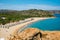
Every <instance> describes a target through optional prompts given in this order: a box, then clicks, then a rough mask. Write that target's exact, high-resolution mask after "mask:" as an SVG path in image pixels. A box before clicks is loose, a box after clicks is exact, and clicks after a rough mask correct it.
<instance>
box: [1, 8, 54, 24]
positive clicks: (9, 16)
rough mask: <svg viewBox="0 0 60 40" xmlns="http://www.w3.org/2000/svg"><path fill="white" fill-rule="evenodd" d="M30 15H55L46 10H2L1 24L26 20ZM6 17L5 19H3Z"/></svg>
mask: <svg viewBox="0 0 60 40" xmlns="http://www.w3.org/2000/svg"><path fill="white" fill-rule="evenodd" d="M30 17H53V13H52V12H49V11H45V10H37V9H30V10H22V11H16V10H0V24H6V23H9V22H14V21H19V20H24V19H26V18H30ZM3 18H5V19H3Z"/></svg>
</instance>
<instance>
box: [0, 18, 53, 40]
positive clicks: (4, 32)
mask: <svg viewBox="0 0 60 40" xmlns="http://www.w3.org/2000/svg"><path fill="white" fill-rule="evenodd" d="M48 18H49V17H48ZM48 18H45V17H44V18H38V17H37V18H33V19H34V20H32V21H28V22H25V23H22V24H18V25H15V26H12V27H10V28H9V29H6V28H0V37H2V38H3V37H4V38H9V37H10V36H12V35H15V34H16V33H17V32H18V30H19V29H21V28H23V27H24V26H25V25H27V24H30V23H32V22H35V21H38V20H44V19H48ZM51 18H53V17H51ZM6 40H8V39H6Z"/></svg>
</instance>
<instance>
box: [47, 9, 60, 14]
mask: <svg viewBox="0 0 60 40" xmlns="http://www.w3.org/2000/svg"><path fill="white" fill-rule="evenodd" d="M48 11H50V12H53V13H59V14H60V10H48Z"/></svg>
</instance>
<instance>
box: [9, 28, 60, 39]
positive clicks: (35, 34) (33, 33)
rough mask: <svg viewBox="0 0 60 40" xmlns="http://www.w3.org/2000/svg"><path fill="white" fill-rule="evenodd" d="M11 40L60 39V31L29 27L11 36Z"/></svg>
mask: <svg viewBox="0 0 60 40" xmlns="http://www.w3.org/2000/svg"><path fill="white" fill-rule="evenodd" d="M9 40H60V31H42V30H39V29H36V28H29V29H26V30H24V31H22V32H20V33H16V34H15V35H13V36H11V37H10V38H9Z"/></svg>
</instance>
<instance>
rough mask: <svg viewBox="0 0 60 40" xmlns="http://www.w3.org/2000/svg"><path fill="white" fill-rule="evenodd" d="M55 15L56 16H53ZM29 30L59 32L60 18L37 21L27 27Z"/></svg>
mask: <svg viewBox="0 0 60 40" xmlns="http://www.w3.org/2000/svg"><path fill="white" fill-rule="evenodd" d="M55 15H56V14H55ZM27 27H29V28H38V29H40V30H50V31H53V30H55V31H58V30H59V31H60V17H59V16H58V17H56V18H50V19H46V20H39V21H37V22H34V23H31V24H29V25H27Z"/></svg>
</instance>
